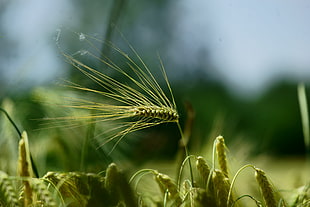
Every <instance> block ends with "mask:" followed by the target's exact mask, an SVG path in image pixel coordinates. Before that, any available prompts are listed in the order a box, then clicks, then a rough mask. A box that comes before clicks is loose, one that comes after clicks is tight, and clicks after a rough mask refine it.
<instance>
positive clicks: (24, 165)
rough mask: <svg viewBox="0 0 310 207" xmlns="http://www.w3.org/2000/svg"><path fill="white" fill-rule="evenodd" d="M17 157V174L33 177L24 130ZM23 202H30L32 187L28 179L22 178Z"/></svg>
mask: <svg viewBox="0 0 310 207" xmlns="http://www.w3.org/2000/svg"><path fill="white" fill-rule="evenodd" d="M18 151H19V157H18V175H19V176H21V177H25V178H31V177H33V170H32V166H31V160H30V152H29V144H28V136H27V133H26V132H25V131H24V132H23V133H22V136H21V139H20V141H19V147H18ZM23 185H24V189H23V194H24V198H23V202H24V205H25V206H28V205H30V204H31V203H32V189H31V186H30V183H29V180H28V179H24V180H23Z"/></svg>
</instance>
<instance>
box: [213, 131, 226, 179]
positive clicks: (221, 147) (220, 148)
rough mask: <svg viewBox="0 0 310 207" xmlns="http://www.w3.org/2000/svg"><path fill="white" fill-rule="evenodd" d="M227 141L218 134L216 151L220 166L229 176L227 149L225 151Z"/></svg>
mask: <svg viewBox="0 0 310 207" xmlns="http://www.w3.org/2000/svg"><path fill="white" fill-rule="evenodd" d="M225 148H226V146H225V141H224V138H223V137H222V136H218V137H217V138H216V153H217V158H218V162H219V167H220V169H221V171H222V172H223V174H224V176H225V177H226V178H228V167H227V158H226V151H225Z"/></svg>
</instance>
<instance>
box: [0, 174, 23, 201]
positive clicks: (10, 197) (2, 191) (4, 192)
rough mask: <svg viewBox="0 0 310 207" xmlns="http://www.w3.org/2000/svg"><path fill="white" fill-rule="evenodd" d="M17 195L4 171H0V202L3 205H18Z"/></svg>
mask: <svg viewBox="0 0 310 207" xmlns="http://www.w3.org/2000/svg"><path fill="white" fill-rule="evenodd" d="M17 195H18V194H17V192H16V191H15V189H14V186H13V183H12V180H10V179H9V176H8V175H7V174H6V173H4V172H2V171H0V203H1V204H2V205H4V206H10V205H11V206H16V207H17V206H20V203H19V201H18V196H17ZM2 202H3V203H2ZM1 204H0V206H2V205H1ZM9 204H10V205H9Z"/></svg>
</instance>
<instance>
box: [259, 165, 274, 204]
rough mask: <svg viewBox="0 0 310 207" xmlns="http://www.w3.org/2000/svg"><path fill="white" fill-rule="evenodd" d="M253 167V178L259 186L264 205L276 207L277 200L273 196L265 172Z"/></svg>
mask: <svg viewBox="0 0 310 207" xmlns="http://www.w3.org/2000/svg"><path fill="white" fill-rule="evenodd" d="M254 169H255V178H256V180H257V183H258V185H259V187H260V190H261V193H262V195H263V198H264V201H265V205H266V207H276V206H277V202H276V199H275V196H274V191H273V189H272V186H271V184H270V183H269V181H268V179H267V177H266V174H265V172H264V171H263V170H261V169H259V168H254Z"/></svg>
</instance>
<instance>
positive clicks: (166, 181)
mask: <svg viewBox="0 0 310 207" xmlns="http://www.w3.org/2000/svg"><path fill="white" fill-rule="evenodd" d="M154 175H155V180H156V181H157V183H158V185H159V187H160V188H161V189H162V191H163V193H166V192H167V193H168V197H169V198H170V199H171V200H172V201H173V205H175V206H179V205H180V204H181V203H182V199H181V197H180V194H179V191H178V186H177V185H176V184H175V182H174V181H173V180H172V179H171V178H170V177H169V176H168V175H165V174H162V173H158V172H156V171H154Z"/></svg>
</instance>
